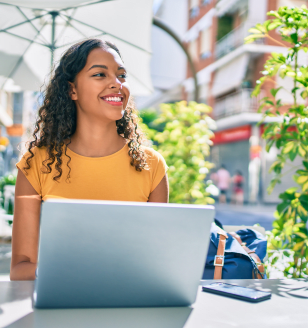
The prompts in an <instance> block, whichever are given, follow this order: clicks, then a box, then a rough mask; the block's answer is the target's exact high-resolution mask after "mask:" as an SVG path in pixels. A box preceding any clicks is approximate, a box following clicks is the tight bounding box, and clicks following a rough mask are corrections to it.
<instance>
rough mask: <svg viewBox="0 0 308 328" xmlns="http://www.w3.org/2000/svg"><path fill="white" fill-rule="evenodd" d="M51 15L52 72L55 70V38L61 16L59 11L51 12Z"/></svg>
mask: <svg viewBox="0 0 308 328" xmlns="http://www.w3.org/2000/svg"><path fill="white" fill-rule="evenodd" d="M50 15H51V17H52V25H51V45H50V52H51V65H50V66H51V70H52V68H53V61H54V52H55V49H56V47H55V36H56V17H57V16H58V15H59V13H58V12H57V11H51V12H50Z"/></svg>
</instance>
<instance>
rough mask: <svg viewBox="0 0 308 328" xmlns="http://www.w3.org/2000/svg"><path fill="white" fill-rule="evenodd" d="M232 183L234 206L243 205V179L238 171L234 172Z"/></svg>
mask: <svg viewBox="0 0 308 328" xmlns="http://www.w3.org/2000/svg"><path fill="white" fill-rule="evenodd" d="M232 182H233V199H234V202H235V204H237V205H243V203H244V188H243V186H244V177H243V174H242V172H241V171H240V170H237V171H236V172H235V175H234V176H233V177H232Z"/></svg>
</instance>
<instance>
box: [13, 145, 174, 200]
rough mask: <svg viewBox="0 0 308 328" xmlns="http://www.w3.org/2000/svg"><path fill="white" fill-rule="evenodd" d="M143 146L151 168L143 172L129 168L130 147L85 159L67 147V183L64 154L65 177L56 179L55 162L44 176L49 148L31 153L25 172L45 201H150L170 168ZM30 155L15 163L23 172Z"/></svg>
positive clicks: (126, 146)
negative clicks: (152, 193) (67, 199)
mask: <svg viewBox="0 0 308 328" xmlns="http://www.w3.org/2000/svg"><path fill="white" fill-rule="evenodd" d="M142 147H143V150H144V152H145V153H146V154H147V157H148V158H147V163H148V169H144V170H143V171H141V172H138V171H136V169H135V167H133V166H131V165H130V161H131V157H130V156H129V155H128V150H129V148H128V145H127V144H126V145H125V146H124V147H123V148H122V149H120V150H119V151H117V152H116V153H114V154H112V155H109V156H105V157H85V156H81V155H78V154H76V153H74V152H73V151H71V150H70V149H69V148H68V149H67V155H69V156H70V157H71V161H70V163H69V166H70V167H71V172H70V179H69V181H67V174H68V171H69V168H68V166H67V162H68V158H67V157H66V156H65V155H63V156H62V160H63V163H62V176H61V177H60V179H59V180H58V182H57V181H54V180H53V177H54V176H55V175H57V174H58V171H56V170H55V163H54V164H53V165H52V166H51V168H52V172H51V173H43V172H44V167H43V165H42V162H43V161H44V160H45V159H46V158H47V157H46V156H47V151H46V148H45V147H43V148H37V147H36V148H34V149H33V150H32V152H33V153H34V157H33V158H32V159H31V160H30V169H28V170H26V173H25V176H26V177H27V179H28V180H29V182H30V183H31V185H32V186H33V188H34V189H35V190H36V192H37V193H38V194H39V195H40V196H41V197H42V200H46V199H48V198H71V199H94V200H118V201H135V202H147V201H148V198H149V196H150V193H151V192H152V191H153V190H154V189H155V188H156V187H157V185H158V184H159V183H160V181H161V180H162V178H163V177H164V175H165V174H166V171H167V168H168V167H167V165H166V162H165V160H164V158H163V157H162V155H161V154H160V153H159V152H157V151H155V150H154V149H152V148H149V147H145V146H142ZM27 156H29V153H26V154H25V155H24V156H23V157H22V159H21V160H20V162H18V163H17V164H16V166H17V167H18V168H19V169H20V170H22V171H23V168H24V167H25V166H26V165H25V161H26V158H27ZM42 169H43V170H42ZM23 172H24V171H23Z"/></svg>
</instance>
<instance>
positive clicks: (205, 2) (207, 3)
mask: <svg viewBox="0 0 308 328" xmlns="http://www.w3.org/2000/svg"><path fill="white" fill-rule="evenodd" d="M211 2H212V0H202V2H201V4H202V6H206V5H209V4H210V3H211Z"/></svg>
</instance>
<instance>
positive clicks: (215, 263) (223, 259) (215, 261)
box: [214, 255, 225, 267]
mask: <svg viewBox="0 0 308 328" xmlns="http://www.w3.org/2000/svg"><path fill="white" fill-rule="evenodd" d="M217 259H219V260H221V263H217ZM224 262H225V257H224V255H215V258H214V265H215V266H221V267H222V266H224Z"/></svg>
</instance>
